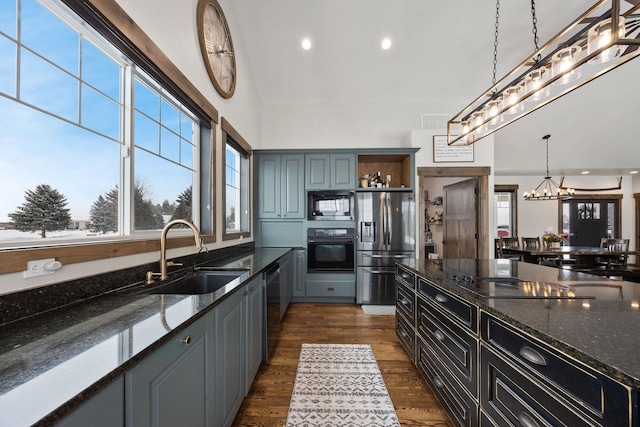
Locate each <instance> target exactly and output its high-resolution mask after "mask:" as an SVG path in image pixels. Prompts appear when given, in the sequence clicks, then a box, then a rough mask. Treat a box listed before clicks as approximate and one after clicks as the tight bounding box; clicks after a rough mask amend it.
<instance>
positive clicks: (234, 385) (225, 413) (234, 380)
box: [182, 290, 246, 426]
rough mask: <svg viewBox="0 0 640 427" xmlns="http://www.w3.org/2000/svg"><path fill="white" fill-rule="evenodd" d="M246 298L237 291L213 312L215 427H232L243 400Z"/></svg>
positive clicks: (242, 293)
mask: <svg viewBox="0 0 640 427" xmlns="http://www.w3.org/2000/svg"><path fill="white" fill-rule="evenodd" d="M245 297H246V295H244V292H242V291H241V290H238V291H237V292H235V293H233V294H232V295H231V296H229V298H227V299H226V300H224V301H223V302H222V303H221V304H220V305H218V306H217V307H216V308H215V309H214V313H215V337H214V345H215V372H216V376H215V378H216V379H215V420H216V421H215V423H214V425H215V426H229V425H231V423H232V422H233V419H234V418H235V415H236V413H237V412H238V409H239V408H240V405H241V404H242V399H243V398H244V390H245V382H244V371H245V340H246V337H245V322H244V317H245V313H244V310H245V304H244V299H245ZM182 425H201V424H182Z"/></svg>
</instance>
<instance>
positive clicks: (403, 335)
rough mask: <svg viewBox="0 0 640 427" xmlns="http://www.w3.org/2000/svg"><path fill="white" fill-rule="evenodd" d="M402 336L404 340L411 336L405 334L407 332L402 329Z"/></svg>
mask: <svg viewBox="0 0 640 427" xmlns="http://www.w3.org/2000/svg"><path fill="white" fill-rule="evenodd" d="M400 336H401V337H402V338H406V337H408V336H409V334H407V333H406V332H405V330H404V329H400Z"/></svg>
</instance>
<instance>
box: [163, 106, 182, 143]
mask: <svg viewBox="0 0 640 427" xmlns="http://www.w3.org/2000/svg"><path fill="white" fill-rule="evenodd" d="M160 114H162V120H161V121H160V122H161V123H162V126H164V127H166V128H168V129H171V130H172V131H173V132H175V133H177V134H178V135H180V113H178V110H176V109H175V108H174V107H173V106H171V105H169V104H168V103H167V101H165V100H164V99H163V100H162V101H161V102H160Z"/></svg>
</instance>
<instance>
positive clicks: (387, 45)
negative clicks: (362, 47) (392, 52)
mask: <svg viewBox="0 0 640 427" xmlns="http://www.w3.org/2000/svg"><path fill="white" fill-rule="evenodd" d="M381 46H382V48H383V49H384V50H387V49H389V48H390V47H391V39H388V38H387V39H384V40H382V44H381Z"/></svg>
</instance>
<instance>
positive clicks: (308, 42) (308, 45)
mask: <svg viewBox="0 0 640 427" xmlns="http://www.w3.org/2000/svg"><path fill="white" fill-rule="evenodd" d="M302 48H303V49H304V50H309V49H311V40H309V39H304V40H302Z"/></svg>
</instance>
